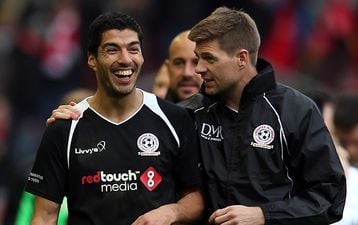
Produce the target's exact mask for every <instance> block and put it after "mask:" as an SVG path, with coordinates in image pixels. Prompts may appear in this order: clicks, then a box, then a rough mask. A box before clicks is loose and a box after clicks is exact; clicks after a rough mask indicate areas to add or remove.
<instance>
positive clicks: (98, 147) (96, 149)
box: [75, 141, 106, 155]
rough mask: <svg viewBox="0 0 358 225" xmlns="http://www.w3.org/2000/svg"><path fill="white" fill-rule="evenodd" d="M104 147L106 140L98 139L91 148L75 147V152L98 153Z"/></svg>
mask: <svg viewBox="0 0 358 225" xmlns="http://www.w3.org/2000/svg"><path fill="white" fill-rule="evenodd" d="M105 149H106V142H105V141H100V142H98V143H97V145H96V146H95V147H92V148H75V154H77V155H85V154H92V153H99V152H102V151H103V150H105Z"/></svg>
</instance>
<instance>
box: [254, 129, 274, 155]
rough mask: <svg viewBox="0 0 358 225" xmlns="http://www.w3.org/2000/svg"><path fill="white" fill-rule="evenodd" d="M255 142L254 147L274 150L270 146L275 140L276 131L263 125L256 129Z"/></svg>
mask: <svg viewBox="0 0 358 225" xmlns="http://www.w3.org/2000/svg"><path fill="white" fill-rule="evenodd" d="M252 136H253V139H254V142H251V145H252V146H253V147H258V148H265V149H272V148H273V145H270V144H271V143H272V142H273V140H274V139H275V131H274V130H273V128H272V127H271V126H270V125H267V124H262V125H260V126H258V127H256V128H255V130H254V132H253V134H252Z"/></svg>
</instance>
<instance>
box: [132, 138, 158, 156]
mask: <svg viewBox="0 0 358 225" xmlns="http://www.w3.org/2000/svg"><path fill="white" fill-rule="evenodd" d="M137 146H138V148H139V150H140V152H138V155H140V156H158V155H160V151H157V150H158V148H159V140H158V138H157V137H156V136H155V135H154V134H151V133H145V134H142V135H141V136H139V138H138V140H137Z"/></svg>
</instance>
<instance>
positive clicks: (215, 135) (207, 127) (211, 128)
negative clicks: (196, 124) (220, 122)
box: [200, 123, 224, 141]
mask: <svg viewBox="0 0 358 225" xmlns="http://www.w3.org/2000/svg"><path fill="white" fill-rule="evenodd" d="M200 136H201V137H202V138H204V139H206V140H210V141H222V140H223V139H224V137H223V135H222V127H221V126H215V125H211V124H207V123H203V124H202V126H201V131H200Z"/></svg>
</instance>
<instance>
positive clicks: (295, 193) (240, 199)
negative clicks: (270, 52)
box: [181, 59, 346, 225]
mask: <svg viewBox="0 0 358 225" xmlns="http://www.w3.org/2000/svg"><path fill="white" fill-rule="evenodd" d="M257 70H258V71H259V72H258V74H257V75H256V76H255V77H254V78H253V79H252V80H251V81H250V82H249V83H248V85H247V86H246V87H245V89H244V91H243V94H242V99H241V101H240V107H239V108H240V109H239V111H238V112H235V111H233V110H231V109H229V108H228V107H226V106H225V104H223V102H222V101H220V99H209V98H206V97H203V96H200V95H197V96H194V97H193V98H191V99H189V100H187V101H186V102H183V103H181V105H182V106H185V107H188V108H191V109H192V110H194V111H193V112H194V115H193V116H194V117H195V122H196V126H197V131H198V133H199V139H200V145H201V151H202V164H203V172H204V176H205V181H206V185H207V187H206V191H207V193H206V194H207V198H208V199H207V214H208V215H210V214H211V213H212V212H214V211H215V210H216V209H219V208H223V207H226V206H229V205H237V204H240V205H246V206H260V207H261V209H262V210H263V213H264V216H265V224H266V225H269V224H290V225H295V224H299V225H302V224H330V223H332V222H335V221H337V220H339V219H341V217H342V213H343V208H344V203H345V196H346V181H345V176H344V172H343V168H342V166H341V163H340V161H339V158H338V156H337V153H336V150H335V147H334V144H333V142H332V139H331V136H330V134H329V132H328V130H327V128H326V126H325V124H324V122H323V119H322V117H321V115H320V112H319V110H318V109H317V107H316V105H315V104H314V103H313V101H312V100H311V99H309V98H308V97H306V96H305V95H303V94H301V93H300V92H298V91H296V90H294V89H292V88H290V87H287V86H284V85H282V84H279V83H276V81H275V77H274V72H273V70H272V67H271V65H270V64H269V63H268V62H266V61H264V60H262V59H259V62H258V66H257ZM198 99H199V102H198V101H197V100H198Z"/></svg>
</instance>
